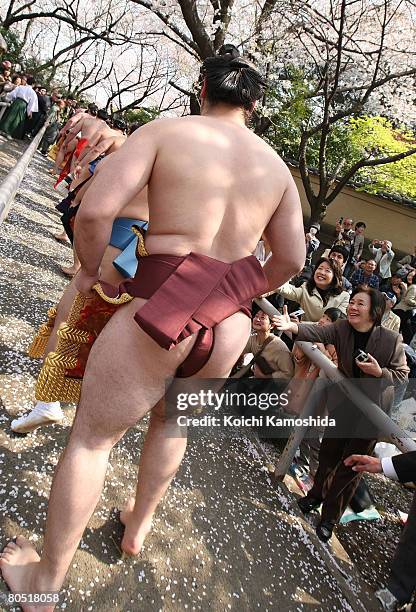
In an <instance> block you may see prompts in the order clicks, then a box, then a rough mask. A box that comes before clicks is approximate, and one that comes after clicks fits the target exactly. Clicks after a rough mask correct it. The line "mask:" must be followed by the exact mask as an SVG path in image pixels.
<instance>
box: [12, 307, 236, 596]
mask: <svg viewBox="0 0 416 612" xmlns="http://www.w3.org/2000/svg"><path fill="white" fill-rule="evenodd" d="M144 302H145V300H140V299H135V300H133V301H132V302H130V303H129V304H127V305H126V306H124V307H123V308H121V309H119V310H118V311H117V312H116V313H115V314H114V315H113V317H112V318H111V320H110V321H109V323H108V325H107V326H106V327H105V328H104V330H103V332H102V333H101V335H100V336H99V337H98V339H97V341H96V343H95V344H94V347H93V349H92V351H91V355H90V358H89V360H88V365H87V371H86V375H85V378H84V383H83V387H82V395H81V401H80V405H79V408H78V410H77V414H76V418H75V422H74V426H73V429H72V432H71V435H70V438H69V442H68V445H67V447H66V449H65V450H64V452H63V454H62V456H61V459H60V462H59V465H58V467H57V469H56V471H55V475H54V479H53V484H52V490H51V494H50V501H49V509H48V518H47V524H46V533H45V537H44V551H43V555H42V558H41V559H39V561H38V562H34V552H33V548H32V546H31V544H30V543H29V542H28V541H27V540H25V539H23V538H22V539H19V542H18V550H12V551H10V552H8V554H7V558H4V557H2V558H1V559H0V569H1V572H2V574H3V578H4V579H5V581H6V582H7V584H8V586H9V588H10V589H11V590H12V591H13V592H17V591H23V592H31V593H36V592H41V591H43V592H47V591H55V590H59V589H60V588H61V586H62V583H63V581H64V578H65V574H66V572H67V569H68V566H69V564H70V562H71V559H72V557H73V555H74V554H75V551H76V549H77V547H78V544H79V541H80V538H81V536H82V533H83V531H84V529H85V527H86V525H87V523H88V520H89V518H90V516H91V514H92V513H93V511H94V508H95V506H96V504H97V502H98V500H99V497H100V494H101V489H102V486H103V482H104V478H105V473H106V469H107V462H108V457H109V454H110V451H111V449H112V447H113V445H114V444H115V443H116V442H117V441H118V440H119V439H120V438H121V436H122V435H123V433H124V432H125V431H126V429H127V428H129V427H131V426H133V425H135V424H136V423H137V421H138V420H139V419H140V418H141V417H142V416H143V415H144V414H146V412H148V411H149V410H150V409H151V408H152V406H155V405H156V404H157V402H158V401H159V400H160V398H161V397H162V396H163V394H164V391H165V381H166V379H167V378H169V377H171V376H172V375H173V373H174V372H175V371H176V369H177V367H178V365H179V364H180V363H182V361H183V360H184V359H185V358H186V356H187V355H188V354H189V351H190V350H191V348H192V345H193V342H194V337H192V336H190V337H189V338H186V339H185V340H184V341H183V342H181V343H180V344H179V345H178V346H177V347H175V348H174V349H173V350H171V351H166V350H164V349H161V348H160V347H159V346H158V345H157V344H156V343H155V342H154V341H153V340H152V339H151V338H150V337H149V336H148V335H147V334H146V333H145V332H143V331H142V330H141V329H140V328H139V327H138V325H137V324H136V323H135V321H134V319H133V315H134V313H135V312H136V311H137V310H138V309H139V308H140V306H141V305H142V304H143V303H144ZM241 346H242V344H241ZM109 355H111V359H109ZM63 516H65V521H62V517H63ZM36 560H37V558H36Z"/></svg>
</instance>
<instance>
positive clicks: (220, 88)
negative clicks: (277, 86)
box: [201, 45, 266, 111]
mask: <svg viewBox="0 0 416 612" xmlns="http://www.w3.org/2000/svg"><path fill="white" fill-rule="evenodd" d="M201 72H202V76H203V77H204V79H205V86H206V96H207V99H208V100H209V102H211V104H216V103H219V102H225V103H226V104H231V105H232V106H242V107H243V108H245V109H246V110H248V111H250V110H252V108H253V103H254V102H255V101H256V100H259V99H260V98H261V97H262V96H263V94H264V90H265V88H266V82H265V80H264V79H263V77H262V75H261V74H260V72H259V71H258V70H257V69H256V68H255V67H254V66H253V64H251V62H249V61H248V60H246V59H244V58H243V57H240V52H239V51H238V49H237V48H236V47H235V46H234V45H223V46H222V47H221V49H220V50H219V52H218V55H216V56H215V57H208V58H207V59H206V60H205V61H204V63H203V64H202V71H201Z"/></svg>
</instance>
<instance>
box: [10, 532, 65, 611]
mask: <svg viewBox="0 0 416 612" xmlns="http://www.w3.org/2000/svg"><path fill="white" fill-rule="evenodd" d="M39 561H40V557H39V555H38V553H37V552H36V550H35V549H34V548H33V546H32V544H31V543H30V542H29V541H28V540H26V538H23V537H22V536H18V537H17V538H16V543H14V542H9V543H8V544H7V546H6V547H5V549H4V550H3V552H2V554H1V558H0V571H1V573H2V576H3V579H4V581H5V582H6V584H7V586H8V587H9V589H10V591H11V592H12V593H41V592H45V591H47V590H48V589H47V588H45V589H37V587H36V586H35V583H36V580H35V571H36V567H37V565H38V563H39ZM20 605H21V608H22V610H24V612H32V611H34V612H35V611H36V610H38V611H39V610H42V612H46V611H48V612H49V611H52V610H53V609H54V606H53V605H52V606H51V605H47V606H41V607H39V606H30V605H23V604H20Z"/></svg>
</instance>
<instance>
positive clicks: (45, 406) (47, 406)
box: [34, 400, 61, 412]
mask: <svg viewBox="0 0 416 612" xmlns="http://www.w3.org/2000/svg"><path fill="white" fill-rule="evenodd" d="M34 407H35V408H39V409H40V410H43V411H44V412H46V411H49V410H60V409H61V404H60V403H59V402H41V401H39V400H38V401H37V402H36V404H35V406H34Z"/></svg>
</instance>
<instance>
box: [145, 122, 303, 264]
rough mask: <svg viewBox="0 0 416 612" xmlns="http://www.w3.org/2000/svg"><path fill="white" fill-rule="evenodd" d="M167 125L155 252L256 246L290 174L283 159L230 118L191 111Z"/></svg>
mask: <svg viewBox="0 0 416 612" xmlns="http://www.w3.org/2000/svg"><path fill="white" fill-rule="evenodd" d="M166 128H167V129H166V130H165V132H164V135H163V137H162V138H161V140H160V142H159V146H158V153H157V158H156V162H155V164H154V166H153V170H152V175H151V180H150V182H149V202H150V206H151V228H150V231H149V233H148V237H147V241H146V246H147V248H148V250H149V252H158V253H159V252H169V253H173V254H184V253H189V252H190V251H195V252H198V253H202V254H206V255H210V256H211V257H215V258H217V259H221V260H223V261H234V260H235V259H239V258H241V257H245V256H247V255H249V254H250V253H252V252H253V251H254V249H255V247H256V244H257V242H258V240H259V239H260V236H261V234H262V232H263V230H264V227H265V226H266V225H267V223H268V221H269V220H270V218H271V216H272V215H273V213H274V211H275V209H276V207H277V204H278V203H279V202H280V200H281V199H282V196H283V193H284V191H285V189H286V187H287V184H288V181H289V180H291V177H290V175H289V172H288V170H287V168H286V167H285V165H284V164H283V162H282V161H281V160H280V158H279V157H278V156H277V154H276V153H275V152H274V151H273V150H272V149H271V148H270V147H269V146H268V145H267V144H266V143H265V142H264V141H263V140H261V139H260V138H259V137H257V136H256V135H254V134H253V133H252V132H251V131H250V130H249V129H247V128H245V127H241V126H239V125H234V124H232V123H229V122H227V121H222V120H218V119H216V118H210V117H187V118H183V119H178V120H172V121H170V122H169V124H167V125H166Z"/></svg>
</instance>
